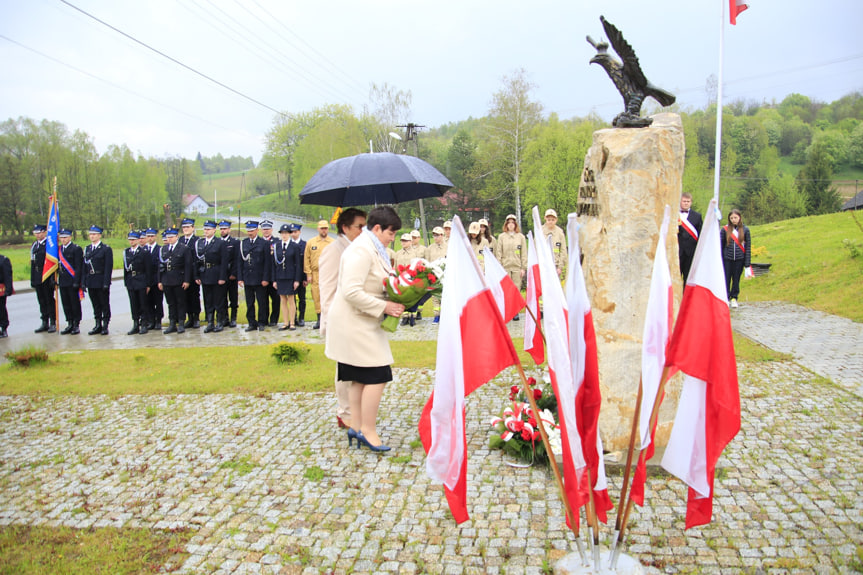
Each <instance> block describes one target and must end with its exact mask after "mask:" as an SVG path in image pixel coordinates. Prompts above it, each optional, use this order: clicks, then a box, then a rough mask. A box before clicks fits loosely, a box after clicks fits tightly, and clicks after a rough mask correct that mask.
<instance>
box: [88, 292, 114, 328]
mask: <svg viewBox="0 0 863 575" xmlns="http://www.w3.org/2000/svg"><path fill="white" fill-rule="evenodd" d="M87 291H88V292H90V303H91V304H93V319H95V320H96V321H105V322H107V321H109V320H110V319H111V288H109V287H107V288H87Z"/></svg>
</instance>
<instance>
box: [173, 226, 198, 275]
mask: <svg viewBox="0 0 863 575" xmlns="http://www.w3.org/2000/svg"><path fill="white" fill-rule="evenodd" d="M200 239H201V238H199V237H198V236H195V235H191V236H189V237H188V238H187V237H186V236H184V235H180V237H179V238H177V244H176V245H181V244H182V245H184V246H186V247H187V248H189V254H191V256H192V279H193V280H197V279H201V278H200V276H199V273H198V272H199V271H200V269H199V268H198V261H197V258H196V257H195V247H196V245H197V243H198V240H200Z"/></svg>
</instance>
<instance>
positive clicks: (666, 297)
mask: <svg viewBox="0 0 863 575" xmlns="http://www.w3.org/2000/svg"><path fill="white" fill-rule="evenodd" d="M670 220H671V207H670V206H665V216H664V217H663V218H662V227H661V228H660V229H659V240H658V241H657V243H656V255H655V256H654V258H653V274H652V275H651V277H650V295H649V296H648V298H647V313H646V314H645V317H644V331H643V332H642V340H641V389H642V393H641V409H640V413H641V415H640V419H639V421H638V423H639V436H640V437H641V449H646V452H645V453H644V454H643V456H642V457H640V458H639V460H638V465H637V467H636V468H635V474H634V475H633V477H632V491H631V493H632V500H633V501H634V502H635V503H637V504H638V505H644V482H645V480H646V479H647V465H646V464H647V461H648V460H649V459H650V458H651V457H653V452H654V445H653V439H654V436H655V435H656V423H655V422H654V424H653V428H652V429H651V428H650V414H651V412H652V411H653V404H654V403H655V401H658V402H659V403H660V404H661V403H662V397H657V396H656V392H657V390H658V389H659V383H660V379H661V378H662V371H663V369H664V368H665V352H666V349H667V347H668V340H669V338H670V337H671V326H672V325H673V323H674V291H673V288H672V284H671V273H670V272H669V271H668V255H667V254H666V251H665V250H666V242H667V241H668V224H669V221H670Z"/></svg>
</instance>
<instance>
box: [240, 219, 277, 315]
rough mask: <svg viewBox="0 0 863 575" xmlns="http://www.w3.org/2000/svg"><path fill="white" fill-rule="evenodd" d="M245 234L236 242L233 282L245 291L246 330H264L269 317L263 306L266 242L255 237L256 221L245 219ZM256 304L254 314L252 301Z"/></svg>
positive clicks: (267, 263)
mask: <svg viewBox="0 0 863 575" xmlns="http://www.w3.org/2000/svg"><path fill="white" fill-rule="evenodd" d="M246 233H247V234H248V235H249V237H247V238H246V239H244V240H243V241H241V242H240V245H239V249H238V254H237V256H238V257H237V282H238V285H239V286H240V287H241V288H243V290H244V291H245V293H246V320H248V322H249V326H248V327H247V328H246V331H254V330H256V329H257V330H260V331H264V328H265V327H266V325H267V320H268V319H269V314H268V310H267V286H268V285H270V277H272V273H273V272H272V261H273V258H272V257H270V243H269V242H267V241H266V240H264V239H263V238H259V237H258V222H255V221H251V220H250V221H247V222H246ZM256 303H257V306H258V313H257V318H256V317H255V304H256Z"/></svg>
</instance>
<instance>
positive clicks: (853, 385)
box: [731, 302, 863, 397]
mask: <svg viewBox="0 0 863 575" xmlns="http://www.w3.org/2000/svg"><path fill="white" fill-rule="evenodd" d="M731 322H732V325H733V327H734V331H736V332H738V333H740V334H741V335H744V336H746V337H748V338H749V339H752V340H754V341H757V342H759V343H761V344H762V345H764V346H766V347H769V348H770V349H773V350H775V351H781V352H783V353H789V354H791V355H793V356H794V360H795V361H796V362H797V363H799V364H800V365H802V366H804V367H806V368H808V369H811V370H812V371H814V372H815V373H817V374H818V375H821V376H823V377H826V378H827V379H831V380H833V381H834V382H835V383H837V384H839V385H841V386H842V387H844V388H846V389H849V390H851V391H852V392H854V393H856V394H857V395H858V396H859V397H863V324H860V323H854V322H853V321H851V320H850V319H846V318H843V317H838V316H835V315H830V314H826V313H823V312H820V311H813V310H811V309H807V308H805V307H802V306H799V305H794V304H790V303H784V302H753V303H743V304H741V306H740V307H739V308H738V309H736V310H732V314H731Z"/></svg>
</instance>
